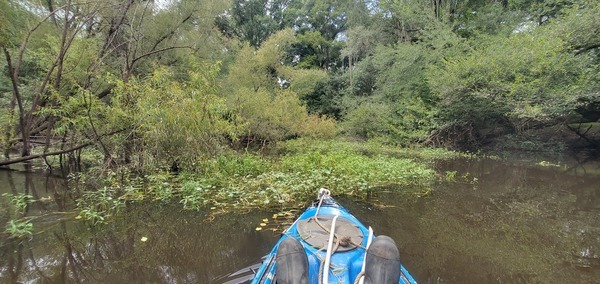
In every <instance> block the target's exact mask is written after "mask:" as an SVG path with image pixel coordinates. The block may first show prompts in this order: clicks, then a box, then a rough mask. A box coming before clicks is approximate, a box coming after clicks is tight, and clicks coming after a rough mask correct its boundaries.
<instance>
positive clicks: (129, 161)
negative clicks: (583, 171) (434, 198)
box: [0, 0, 600, 228]
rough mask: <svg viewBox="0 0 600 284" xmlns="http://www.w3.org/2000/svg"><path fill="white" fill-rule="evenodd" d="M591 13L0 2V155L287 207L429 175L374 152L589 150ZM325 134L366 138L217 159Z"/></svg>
mask: <svg viewBox="0 0 600 284" xmlns="http://www.w3.org/2000/svg"><path fill="white" fill-rule="evenodd" d="M599 17H600V5H599V4H598V1H592V0H572V1H527V0H524V1H520V0H515V1H512V0H511V1H501V2H495V1H430V2H427V1H417V0H404V1H387V0H381V1H359V0H311V1H299V0H276V1H265V0H231V1H227V0H223V1H191V0H176V1H139V0H125V1H91V2H80V1H71V0H49V1H30V0H0V27H1V28H0V49H2V54H3V56H2V58H3V59H2V60H1V61H0V69H1V70H2V72H1V74H0V129H1V130H2V134H1V136H0V149H1V150H2V152H3V154H4V156H5V158H6V161H1V162H0V165H4V164H9V163H13V162H20V161H23V160H30V159H36V158H39V157H42V158H43V159H44V161H45V163H46V165H47V166H48V167H53V166H57V164H58V165H59V166H60V167H61V168H63V169H65V171H66V172H67V171H73V170H75V171H79V170H82V169H81V165H82V164H85V166H87V167H88V170H90V172H91V173H94V174H99V175H101V174H105V173H107V172H118V173H119V175H121V176H124V175H131V177H132V178H133V177H135V176H138V177H139V176H144V175H149V176H150V177H153V176H154V175H153V174H152V173H154V172H157V171H161V172H162V171H166V170H169V171H171V172H173V173H181V177H178V178H176V179H175V180H174V181H173V180H171V177H165V179H166V180H163V179H161V178H158V179H156V177H153V178H150V180H152V179H155V181H157V182H158V181H160V183H157V184H155V186H157V187H156V188H154V187H150V188H144V189H143V190H142V189H141V188H139V187H138V186H133V185H131V186H129V185H124V187H123V186H119V190H118V191H119V192H120V193H121V194H125V196H130V197H128V198H132V199H139V198H144V197H143V195H145V194H149V195H151V196H154V197H153V198H158V199H170V198H171V196H174V195H181V196H183V200H184V202H185V204H186V206H188V207H189V206H191V205H190V204H200V203H201V204H204V203H206V202H208V203H214V204H217V203H221V202H224V201H223V200H232V198H233V197H239V198H240V201H239V202H240V204H265V203H267V202H266V201H267V200H268V201H269V202H270V204H272V203H279V201H280V200H281V201H282V202H283V203H284V204H287V203H289V202H292V200H297V199H296V197H298V196H306V195H307V194H308V193H309V192H313V190H314V188H318V187H324V186H329V187H336V189H337V190H340V191H341V192H344V193H349V194H358V195H360V194H364V192H366V191H367V190H370V189H372V188H373V187H374V186H377V185H378V184H388V183H395V184H415V183H416V184H419V182H420V181H419V179H420V178H424V177H425V176H428V175H430V174H431V173H430V172H429V170H427V169H426V168H422V167H421V166H419V165H418V164H415V162H414V161H413V160H406V158H407V156H403V154H402V153H399V152H398V151H401V150H393V151H389V149H385V150H380V151H372V148H373V147H380V146H381V145H393V146H396V147H414V146H415V145H418V144H426V145H428V146H455V147H457V148H463V149H464V148H475V149H477V147H479V146H480V145H482V144H484V143H486V142H488V141H490V140H491V139H494V138H497V137H501V136H502V135H505V136H504V137H515V136H519V135H521V134H523V133H525V132H527V131H529V130H535V129H539V128H545V127H557V126H564V127H566V128H568V129H570V130H572V131H574V132H576V133H577V134H578V135H579V136H581V137H583V138H584V141H586V142H589V143H590V145H593V146H597V145H599V143H598V142H595V141H594V138H590V135H591V134H592V132H594V131H596V130H595V128H587V130H586V129H584V128H583V125H588V124H586V123H595V122H596V121H597V120H598V119H599V118H600V107H599V105H600V85H599V82H600V71H599V70H600V69H599V64H600V51H599V47H600V37H599V35H600V30H599V26H598V24H597V19H598V18H599ZM590 131H591V132H590ZM340 136H342V137H340ZM333 137H338V139H345V138H350V139H357V140H361V141H364V140H374V141H377V142H378V143H376V144H365V146H361V147H365V151H366V153H369V154H368V155H363V154H362V153H357V152H355V151H354V150H353V149H354V148H355V146H351V147H349V148H350V149H352V150H348V148H347V147H346V146H344V145H347V144H344V143H341V142H340V144H337V145H335V147H339V148H340V149H337V150H336V151H329V150H327V151H322V149H319V148H314V147H313V146H314V145H311V144H314V143H317V142H314V141H321V140H303V139H301V140H300V141H313V142H308V143H307V145H304V146H302V147H304V148H305V149H303V151H297V152H294V153H292V154H289V155H285V154H282V155H283V156H282V157H281V158H280V159H276V161H275V162H273V161H271V160H263V159H262V158H258V157H257V156H254V155H255V154H245V155H242V156H240V157H238V156H236V155H234V154H231V153H232V151H238V152H241V151H242V150H245V151H246V152H247V153H255V152H253V151H255V150H259V153H258V152H256V155H259V154H261V155H262V154H264V153H265V151H268V150H271V149H273V148H274V147H277V143H282V142H285V141H290V140H293V139H298V138H306V139H324V138H333ZM522 137H526V136H522ZM522 137H520V138H518V139H523V138H522ZM518 139H516V141H520V140H518ZM290 143H292V144H293V143H300V144H302V143H306V142H290ZM318 143H325V142H318ZM325 144H327V143H325ZM372 145H376V146H372ZM324 147H326V146H324ZM538 148H539V147H538ZM275 149H277V148H275ZM387 152H392V153H390V154H389V155H391V156H393V157H390V156H385V157H384V156H379V154H381V153H386V154H385V155H388V153H387ZM434 153H435V154H437V152H434ZM396 155H398V156H396ZM17 156H20V157H17ZM46 156H58V157H59V159H58V160H59V161H58V162H52V161H49V160H48V158H47V157H46ZM82 156H83V158H82ZM422 156H426V155H425V154H423V155H422ZM82 159H83V161H85V162H86V163H82ZM374 168H376V169H377V170H373V169H374ZM211 169H212V170H211ZM124 173H127V174H124ZM188 175H189V176H188ZM183 177H187V178H183ZM425 180H428V179H427V178H425ZM143 181H144V182H147V181H148V179H143ZM163 182H166V183H167V184H170V182H173V183H174V184H180V183H184V182H185V184H181V185H180V186H178V187H177V188H173V189H169V190H166V189H164V190H163V189H162V187H161V186H160V184H162V183H163ZM115 184H118V182H116V181H115ZM196 188H201V190H198V191H196V190H195V189H196ZM259 189H260V190H259ZM140 190H141V191H140ZM112 191H113V189H112V187H111V186H110V185H108V186H107V188H106V189H105V190H100V191H97V192H91V193H87V195H86V196H84V198H82V199H81V206H82V208H89V211H87V213H86V214H88V213H89V214H92V213H93V212H101V211H107V210H108V211H110V210H113V209H110V208H118V207H119V206H120V205H119V204H120V203H116V204H113V203H111V202H114V200H116V199H118V196H121V195H117V196H112V195H113V192H112ZM184 193H185V194H184ZM140 194H141V195H142V196H140ZM252 194H255V195H252ZM111 196H112V197H111ZM242 196H245V197H244V198H246V199H242ZM292 196H293V197H292ZM88 197H89V198H88ZM108 197H111V198H113V199H112V201H111V202H108V203H106V204H104V203H94V202H93V200H95V199H96V198H98V199H100V200H105V199H106V200H108V199H107V198H108ZM115 198H116V199H115ZM190 198H191V199H190ZM86 200H88V201H86ZM90 200H91V201H90ZM90 206H91V207H92V208H90ZM98 206H100V207H98ZM194 206H196V205H194ZM96 207H98V208H96ZM94 208H95V209H94ZM84 213H85V212H84ZM86 214H83V215H86ZM87 217H88V218H92V219H94V218H95V217H89V216H87ZM15 228H17V227H15Z"/></svg>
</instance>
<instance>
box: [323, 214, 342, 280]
mask: <svg viewBox="0 0 600 284" xmlns="http://www.w3.org/2000/svg"><path fill="white" fill-rule="evenodd" d="M338 217H339V215H335V217H333V221H332V222H331V233H329V243H327V253H326V254H325V269H324V271H323V283H325V284H327V283H329V265H330V263H331V255H332V254H333V238H334V237H335V221H337V218H338Z"/></svg>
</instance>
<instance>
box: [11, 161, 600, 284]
mask: <svg viewBox="0 0 600 284" xmlns="http://www.w3.org/2000/svg"><path fill="white" fill-rule="evenodd" d="M591 165H592V166H589V165H588V166H586V167H582V166H581V165H577V166H574V167H571V168H569V167H555V166H535V165H531V164H526V163H520V162H506V161H494V160H455V161H450V162H445V163H440V164H439V165H438V169H439V171H440V172H441V173H445V171H457V174H456V176H457V177H460V176H463V175H465V174H466V173H468V175H466V177H465V178H460V179H459V180H458V182H453V183H442V184H440V185H438V186H437V188H435V189H434V190H433V191H431V192H430V194H429V195H427V196H426V197H417V194H415V191H413V190H411V189H406V188H403V189H400V190H401V191H400V193H398V192H395V193H380V194H379V195H378V196H375V198H376V199H378V200H379V201H377V203H378V204H380V205H385V206H373V203H369V204H367V203H360V202H353V201H350V200H343V199H342V200H341V201H342V204H344V206H346V207H347V208H348V209H350V210H351V212H352V213H353V214H355V215H356V216H357V217H358V218H359V219H361V220H363V221H364V222H365V223H366V224H368V225H371V226H373V227H374V228H375V230H376V233H377V234H385V235H389V236H391V237H393V238H394V239H395V240H396V242H397V244H398V246H399V248H400V250H401V255H402V259H403V262H404V265H405V266H406V267H407V268H408V269H409V270H410V271H411V273H412V274H413V275H414V276H415V277H416V279H418V280H421V282H432V283H438V282H443V283H498V282H503V283H529V282H532V283H560V282H568V283H586V282H593V281H596V280H597V279H600V256H599V252H598V248H600V238H599V237H598V236H600V219H599V218H598V212H599V210H600V202H599V201H600V187H598V184H600V167H598V166H597V164H591ZM28 175H30V174H24V173H19V172H11V173H7V172H5V171H0V181H1V183H0V193H4V192H10V193H19V192H21V193H23V192H25V193H28V194H31V195H33V196H35V199H37V200H40V199H43V200H45V201H39V202H35V203H33V204H31V205H30V207H29V208H28V213H27V214H28V215H29V216H38V217H36V219H35V221H34V226H35V233H34V235H33V236H32V237H31V238H25V239H20V240H17V239H7V238H6V237H5V236H4V235H3V236H2V237H1V239H0V240H2V242H1V246H0V282H2V283H18V282H35V283H81V282H83V283H130V282H135V283H145V282H154V283H156V282H158V283H182V282H183V283H219V281H221V280H220V279H223V278H221V276H223V275H227V274H228V273H231V272H234V271H237V270H239V269H242V268H244V267H247V266H248V265H251V264H254V263H256V262H258V261H259V260H260V258H261V256H263V255H264V254H266V253H267V252H268V251H269V250H270V248H271V246H272V245H273V244H274V242H275V241H276V239H277V237H278V236H277V235H276V234H273V233H271V232H269V231H264V230H263V231H260V232H258V231H256V230H255V227H256V226H257V224H259V223H261V222H262V221H261V220H262V219H263V218H265V217H270V216H271V215H272V213H273V212H262V211H255V212H251V213H248V214H225V215H218V216H217V218H216V219H215V220H213V221H211V222H207V221H205V220H206V219H207V216H208V212H204V211H183V210H181V205H180V204H166V203H160V202H154V203H148V204H138V205H132V204H129V205H128V206H127V207H126V208H125V211H124V212H122V214H120V215H119V216H118V217H116V218H115V219H114V220H112V221H111V222H110V223H109V224H107V225H100V226H95V227H90V226H89V225H87V224H86V223H84V222H78V221H76V220H75V218H74V217H75V214H74V213H68V212H69V211H70V209H69V208H70V207H71V208H72V204H73V201H72V197H71V192H70V190H64V188H66V185H65V182H64V180H61V179H57V178H48V177H45V176H41V175H31V176H30V177H27V176H28ZM474 178H476V179H477V182H473V180H474ZM417 192H421V191H419V190H417ZM1 212H2V209H1V208H0V213H1ZM65 212H66V213H65ZM39 216H42V217H39ZM6 221H7V218H5V217H4V216H0V222H2V224H4V223H5V222H6ZM142 239H143V240H144V241H143V240H142Z"/></svg>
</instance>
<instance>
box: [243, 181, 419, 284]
mask: <svg viewBox="0 0 600 284" xmlns="http://www.w3.org/2000/svg"><path fill="white" fill-rule="evenodd" d="M363 281H364V283H365V284H368V283H403V284H411V283H412V284H416V283H417V282H416V281H415V280H414V279H413V277H412V276H411V275H410V273H409V272H408V271H407V270H406V268H405V267H404V266H402V265H401V264H400V256H399V253H398V249H397V247H396V244H395V243H394V241H393V240H392V239H391V238H389V237H386V236H379V237H376V238H375V237H374V236H373V231H372V230H371V228H369V229H367V228H366V227H365V226H364V225H363V224H362V223H361V222H360V221H359V220H358V219H356V218H355V217H354V216H352V214H350V213H349V212H348V211H347V210H346V209H345V208H344V207H342V206H341V205H339V204H338V203H337V202H336V201H335V200H334V199H333V198H331V197H330V196H329V191H328V190H326V189H321V191H320V192H319V199H318V202H315V203H313V204H312V205H311V206H310V207H308V208H307V209H306V210H305V211H304V212H303V213H302V214H301V215H300V217H299V218H298V219H297V220H296V221H295V222H294V223H293V224H292V225H291V226H290V227H289V228H288V229H287V230H285V231H284V232H283V236H282V237H281V239H279V241H278V242H277V243H276V244H275V246H274V247H273V249H272V250H271V252H270V253H269V254H268V255H267V256H266V257H265V258H264V260H263V262H262V264H261V266H260V267H259V268H258V270H257V271H256V272H255V276H254V278H253V280H252V284H263V283H264V284H268V283H311V284H312V283H315V284H316V283H363Z"/></svg>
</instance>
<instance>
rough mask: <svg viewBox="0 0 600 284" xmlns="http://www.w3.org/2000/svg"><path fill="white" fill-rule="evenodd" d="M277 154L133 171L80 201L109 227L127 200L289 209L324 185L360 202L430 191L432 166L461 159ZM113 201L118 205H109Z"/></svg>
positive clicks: (380, 149)
mask: <svg viewBox="0 0 600 284" xmlns="http://www.w3.org/2000/svg"><path fill="white" fill-rule="evenodd" d="M317 144H318V145H319V146H314V147H310V146H308V145H317ZM275 150H276V152H277V153H276V154H274V155H267V156H259V155H256V154H252V153H228V154H223V155H219V156H216V157H213V158H210V159H205V160H202V161H198V162H197V163H196V167H195V168H194V169H190V170H186V171H183V172H180V173H177V174H174V173H170V172H168V171H164V170H162V171H156V172H155V173H152V174H149V175H145V176H143V177H139V176H134V175H133V174H132V173H131V172H128V171H122V172H115V173H112V174H110V175H109V178H107V179H106V181H107V182H106V185H105V186H104V187H103V188H102V190H100V192H102V194H88V195H86V197H87V198H86V199H89V198H92V199H93V197H94V196H96V197H99V198H100V200H98V201H102V202H82V203H80V205H81V206H83V207H82V208H80V210H81V212H84V213H85V214H82V215H81V217H82V218H84V219H90V220H92V221H93V222H98V221H99V220H101V221H103V220H105V217H108V216H110V215H114V214H115V213H116V212H113V211H117V210H119V208H121V206H122V205H124V204H125V203H126V201H134V200H135V201H141V200H156V201H165V202H166V201H178V202H180V203H181V204H182V206H183V208H184V209H200V208H203V207H214V208H215V209H217V208H218V209H219V210H221V211H222V210H224V211H230V210H244V209H250V208H258V207H260V208H274V209H281V210H284V209H290V208H294V207H298V206H302V205H304V204H305V203H307V202H309V201H311V200H312V198H314V192H315V190H316V189H318V188H320V187H327V188H332V189H335V193H336V194H339V195H348V196H354V197H358V198H365V197H366V196H367V195H368V193H369V192H370V191H373V190H375V189H376V188H380V187H383V186H388V185H396V186H395V188H402V187H420V188H424V189H426V188H429V187H430V186H431V184H432V183H433V182H435V181H436V180H438V178H439V175H438V174H437V173H436V172H435V171H434V170H433V169H432V168H431V163H430V161H431V160H432V159H433V158H435V157H445V158H449V157H452V156H453V155H454V156H455V155H458V154H456V153H454V152H450V151H443V150H435V151H432V150H419V149H412V150H406V149H395V148H393V147H389V146H387V147H384V146H382V145H375V144H372V145H371V144H367V145H365V144H359V143H352V142H340V141H337V142H334V141H328V142H326V143H316V142H315V141H312V143H311V141H308V140H300V141H292V142H288V143H282V144H280V145H278V146H277V148H276V149H275ZM107 192H108V193H110V194H106V193H107ZM107 196H109V197H110V200H106V198H107ZM107 202H108V203H110V206H103V208H102V210H97V208H96V207H97V206H87V205H89V204H107ZM100 217H102V218H100Z"/></svg>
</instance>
